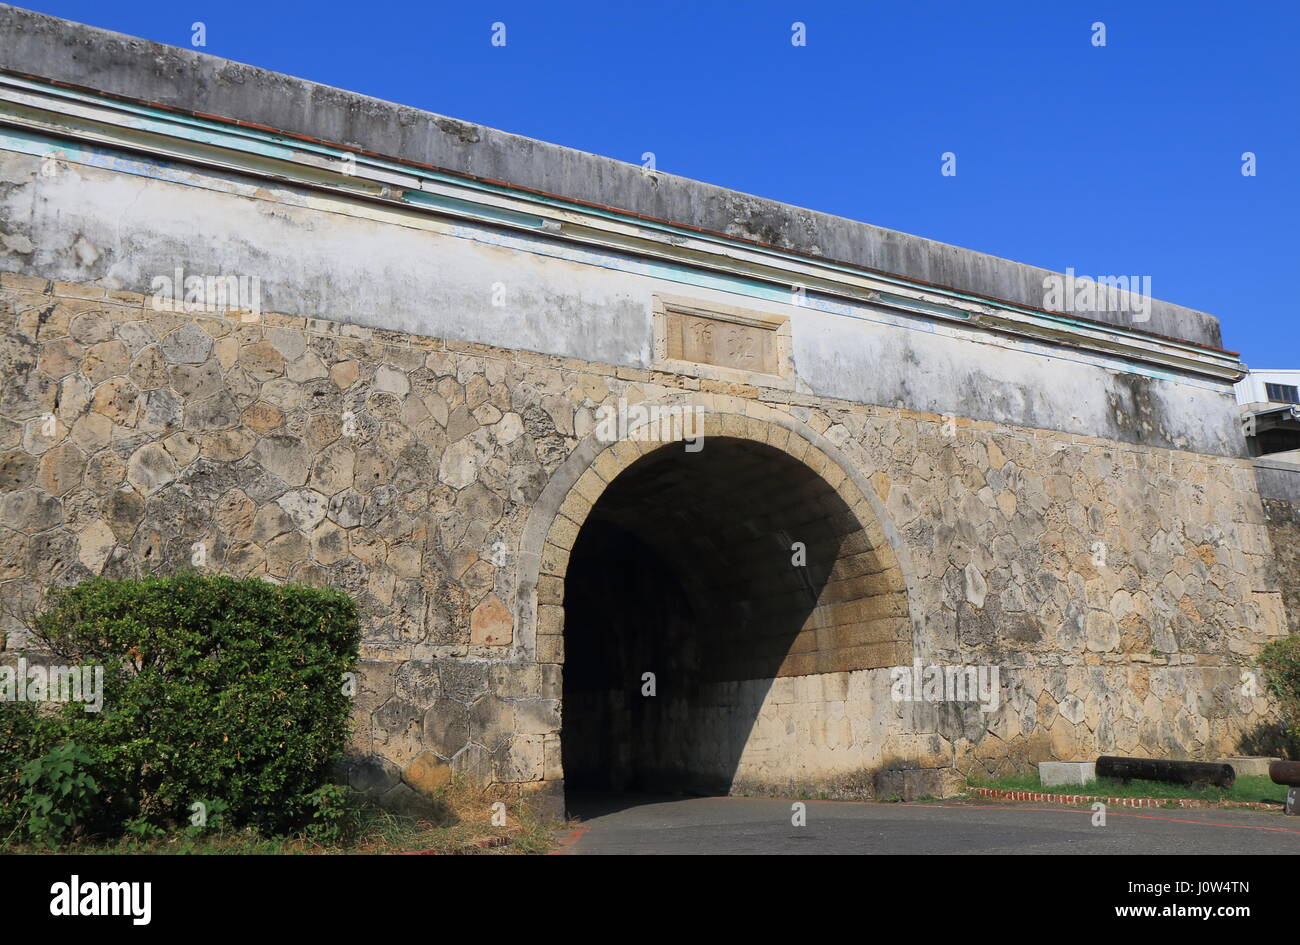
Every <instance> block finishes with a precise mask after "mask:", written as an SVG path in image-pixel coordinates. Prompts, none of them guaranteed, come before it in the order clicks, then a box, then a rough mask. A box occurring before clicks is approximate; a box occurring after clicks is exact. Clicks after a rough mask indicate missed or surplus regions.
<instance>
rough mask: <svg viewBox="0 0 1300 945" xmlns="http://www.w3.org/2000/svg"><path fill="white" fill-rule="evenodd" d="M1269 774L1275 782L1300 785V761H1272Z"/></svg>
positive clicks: (1294, 785) (1292, 785)
mask: <svg viewBox="0 0 1300 945" xmlns="http://www.w3.org/2000/svg"><path fill="white" fill-rule="evenodd" d="M1268 776H1269V777H1270V778H1272V780H1273V783H1274V784H1287V785H1290V786H1291V787H1300V761H1270V762H1269V765H1268Z"/></svg>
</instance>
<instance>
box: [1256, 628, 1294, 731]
mask: <svg viewBox="0 0 1300 945" xmlns="http://www.w3.org/2000/svg"><path fill="white" fill-rule="evenodd" d="M1259 665H1260V667H1261V668H1262V669H1263V670H1264V684H1265V686H1266V687H1267V688H1268V691H1269V692H1270V693H1271V694H1272V695H1273V697H1274V698H1276V699H1277V701H1278V703H1279V704H1280V707H1281V715H1282V722H1283V724H1284V725H1285V726H1286V727H1287V733H1288V734H1289V735H1290V736H1291V737H1292V738H1295V739H1297V740H1300V634H1293V635H1291V636H1289V637H1284V638H1283V639H1281V640H1274V641H1273V642H1272V643H1269V644H1268V645H1267V646H1265V647H1264V649H1263V651H1262V652H1261V653H1260V656H1259Z"/></svg>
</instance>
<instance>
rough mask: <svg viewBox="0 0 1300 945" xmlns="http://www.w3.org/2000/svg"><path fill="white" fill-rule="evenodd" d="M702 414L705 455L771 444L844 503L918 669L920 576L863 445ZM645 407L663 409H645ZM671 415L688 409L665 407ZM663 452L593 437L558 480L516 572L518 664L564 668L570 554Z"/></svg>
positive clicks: (770, 414) (903, 651)
mask: <svg viewBox="0 0 1300 945" xmlns="http://www.w3.org/2000/svg"><path fill="white" fill-rule="evenodd" d="M701 402H702V405H703V406H704V407H705V411H706V412H705V414H704V436H705V444H706V445H705V447H704V448H705V449H707V448H708V446H707V441H708V439H709V438H710V437H729V438H734V439H739V440H746V441H750V442H754V443H759V444H764V445H766V446H769V447H772V448H775V449H777V450H779V451H780V452H782V453H784V454H785V455H786V456H788V457H790V458H791V459H793V460H796V461H798V462H800V463H803V464H804V465H805V466H807V467H808V468H809V469H810V470H812V471H813V472H814V473H816V474H817V475H818V476H820V477H821V478H822V479H823V480H824V481H825V482H826V484H827V485H829V486H830V488H831V489H832V490H833V491H834V492H835V493H836V494H837V495H838V496H839V497H840V499H841V500H843V502H844V504H845V506H846V507H847V508H848V509H849V510H850V511H851V512H852V514H853V515H854V516H855V517H856V519H857V521H858V523H859V524H860V526H861V528H862V530H863V532H864V533H865V534H866V537H867V539H868V541H869V542H870V544H871V546H872V550H873V551H874V552H875V553H876V554H877V555H878V556H879V558H880V561H881V563H882V564H884V565H885V566H886V570H887V571H889V572H891V573H892V575H893V579H894V582H895V584H896V586H897V588H898V589H899V590H901V591H903V592H904V593H905V595H906V600H907V612H908V622H909V625H910V630H909V632H908V634H907V639H906V641H900V646H899V653H898V656H899V660H900V662H907V661H910V659H911V654H912V647H913V640H914V639H915V636H916V633H917V629H918V628H919V627H920V623H919V617H918V614H917V612H916V610H915V607H916V604H915V601H916V600H917V595H916V594H915V593H914V590H915V587H916V584H915V577H914V575H915V571H914V569H913V567H912V564H911V561H910V557H909V555H908V553H907V548H906V546H905V544H904V543H903V540H902V538H901V535H900V534H899V532H898V530H897V528H896V527H895V526H894V524H893V522H892V520H891V518H890V516H889V514H888V512H887V510H886V509H885V507H884V504H883V503H882V502H881V500H880V498H879V496H878V495H877V494H876V490H875V488H874V487H873V485H872V483H871V481H870V480H869V478H868V475H867V473H866V472H865V471H864V470H865V469H866V468H868V467H867V464H866V463H865V462H862V461H861V460H860V459H857V458H856V457H855V456H853V455H852V454H853V453H854V452H857V451H859V450H860V447H858V446H857V444H856V443H853V442H851V441H850V442H848V443H846V444H844V446H837V445H836V444H835V443H833V442H831V441H830V440H829V439H828V438H827V437H826V436H825V435H824V432H823V431H825V430H826V429H828V428H829V427H830V426H831V424H830V423H828V422H825V421H824V419H823V422H822V425H821V429H820V430H819V429H817V428H816V427H815V425H814V424H815V422H816V415H814V420H812V421H810V422H805V421H803V420H800V419H799V418H797V417H795V416H793V415H791V414H789V413H785V412H782V411H780V410H776V409H773V408H771V407H769V406H768V405H766V404H763V403H760V402H757V401H753V400H748V399H744V398H738V397H726V396H722V395H709V396H706V397H701V398H699V401H693V402H692V404H694V403H701ZM646 403H647V406H649V405H652V404H655V403H659V402H657V401H647V402H646ZM662 404H663V405H664V406H669V405H672V404H677V405H680V404H681V400H680V399H674V400H672V401H668V400H665V401H663V402H662ZM663 446H664V443H663V442H660V441H642V440H635V439H622V440H618V441H615V442H613V443H610V442H608V441H605V440H602V439H600V438H599V437H598V436H597V433H596V431H592V432H591V433H589V434H588V435H587V436H585V437H584V438H583V439H582V440H580V441H579V443H578V445H577V446H576V447H575V448H574V450H573V451H572V452H571V453H570V454H569V456H568V457H567V458H566V459H565V461H564V462H563V463H561V464H560V465H559V466H558V467H557V468H556V470H555V471H554V472H553V473H552V474H551V477H550V479H549V481H548V482H547V484H546V486H545V487H544V488H543V490H542V493H541V494H540V496H539V497H538V499H537V500H536V502H535V503H534V504H533V508H532V511H531V512H530V514H529V517H528V520H527V522H526V524H525V527H524V531H523V535H522V537H521V540H520V547H519V552H518V556H517V562H516V580H517V583H516V588H517V597H516V604H515V633H514V642H513V644H512V650H511V658H512V659H517V660H524V661H529V662H531V661H537V662H540V663H560V664H562V663H563V662H564V656H563V642H562V641H563V638H564V579H565V574H566V571H567V567H568V559H569V553H570V551H571V550H572V548H573V545H574V542H575V541H576V540H577V537H578V533H579V531H580V530H581V528H582V525H583V523H584V522H585V521H586V518H587V516H588V514H589V513H590V512H591V510H592V508H593V506H594V505H595V504H596V502H597V501H598V500H599V499H600V497H601V495H602V494H603V493H604V491H605V489H606V487H607V486H608V485H609V484H610V483H612V482H613V481H614V480H615V479H616V478H618V476H619V475H620V474H621V473H622V472H623V471H624V470H626V469H627V468H628V467H630V466H631V465H632V464H633V463H635V462H637V460H639V459H641V458H642V457H643V456H645V455H647V454H649V453H651V452H654V451H655V450H658V449H660V448H661V447H663Z"/></svg>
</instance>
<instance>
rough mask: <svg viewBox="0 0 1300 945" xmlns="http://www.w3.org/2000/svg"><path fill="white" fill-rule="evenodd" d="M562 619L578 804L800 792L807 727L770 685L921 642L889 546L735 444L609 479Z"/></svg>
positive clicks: (775, 458)
mask: <svg viewBox="0 0 1300 945" xmlns="http://www.w3.org/2000/svg"><path fill="white" fill-rule="evenodd" d="M564 614H565V625H564V636H565V640H564V652H565V669H564V723H563V730H562V732H561V749H562V756H563V757H562V761H563V769H564V776H565V786H566V791H567V792H568V793H569V794H570V796H574V795H577V794H582V793H586V792H601V793H607V792H611V791H636V792H646V793H709V794H712V793H728V792H730V791H732V790H733V789H735V788H737V787H738V786H740V782H743V783H744V786H745V787H746V788H749V787H752V786H754V785H756V784H758V783H760V782H762V781H764V780H766V781H767V782H768V783H770V784H773V785H777V784H782V783H785V784H788V783H791V779H792V778H794V777H795V775H796V773H797V772H795V771H794V770H792V769H793V768H794V767H797V766H798V764H799V762H798V760H797V759H798V755H799V752H798V748H799V743H800V741H801V740H807V739H808V738H809V737H810V733H809V725H810V724H812V720H803V721H802V722H801V721H800V720H798V719H790V720H784V721H783V720H781V719H779V718H777V716H779V715H780V714H781V713H779V712H772V711H769V710H770V709H771V707H770V706H768V705H767V703H768V696H769V692H770V690H771V689H772V686H773V684H774V681H775V680H776V679H778V678H780V677H785V676H813V675H818V674H826V673H842V672H847V671H849V670H853V669H865V668H875V667H879V666H888V665H893V663H894V662H895V660H896V658H897V654H898V653H899V647H898V642H899V641H900V640H903V639H906V638H907V637H908V636H909V635H910V632H909V629H908V627H909V624H908V620H907V601H906V591H905V589H903V586H902V583H901V579H900V576H899V572H898V567H897V563H896V561H894V559H893V556H892V554H891V553H890V552H889V549H888V547H887V546H886V547H884V548H879V547H875V546H873V544H872V542H871V541H870V540H869V538H868V531H867V529H866V528H864V526H863V524H862V522H860V521H859V519H858V517H857V516H856V515H855V514H854V512H853V510H852V509H851V508H850V507H849V506H848V504H847V503H846V502H845V500H844V499H843V498H842V497H841V495H840V494H839V492H837V490H836V489H835V488H833V487H832V486H831V485H830V484H829V483H828V482H827V480H826V479H824V478H823V477H822V476H820V475H818V474H817V473H816V472H814V471H813V470H812V469H811V468H809V467H808V466H806V465H805V464H803V463H802V462H800V461H799V460H797V459H795V458H794V457H792V456H791V455H789V454H788V453H786V452H783V451H781V450H779V449H776V448H774V447H772V446H768V445H766V444H764V443H759V442H755V441H751V440H746V439H740V438H735V437H711V438H709V439H708V440H707V442H706V445H705V446H704V448H703V450H701V451H700V452H698V453H690V452H687V451H685V450H684V449H683V447H682V444H680V443H677V444H668V445H665V446H663V447H660V448H658V449H656V450H654V451H652V452H649V453H646V454H645V455H643V456H642V457H640V458H639V459H638V460H636V461H635V462H633V463H632V464H631V465H629V466H628V467H627V468H626V469H624V470H623V471H622V472H621V473H620V474H618V475H617V476H616V477H615V478H614V480H613V481H612V482H611V483H610V484H609V485H608V486H607V487H606V489H605V491H604V492H603V493H602V494H601V496H600V498H599V499H598V500H597V501H596V503H595V504H594V505H593V506H592V508H591V511H590V512H589V513H588V515H587V518H586V520H585V521H584V522H583V523H582V524H581V528H580V529H579V531H578V535H577V538H576V539H575V540H574V543H573V546H572V548H571V551H570V557H569V562H568V568H567V571H566V574H565V587H564ZM646 674H653V676H652V677H647V675H646ZM651 682H652V683H653V695H651V694H649V692H650V688H649V684H650V683H651Z"/></svg>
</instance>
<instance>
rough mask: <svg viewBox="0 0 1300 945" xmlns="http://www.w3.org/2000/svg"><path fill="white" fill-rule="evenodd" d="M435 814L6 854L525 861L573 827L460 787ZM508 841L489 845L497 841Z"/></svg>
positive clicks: (440, 800)
mask: <svg viewBox="0 0 1300 945" xmlns="http://www.w3.org/2000/svg"><path fill="white" fill-rule="evenodd" d="M498 800H500V801H503V802H504V803H505V805H506V823H505V825H504V826H495V825H493V823H492V815H493V813H494V811H493V809H492V805H493V803H494V802H496V801H498ZM435 806H436V813H435V815H434V816H433V817H432V818H431V819H429V820H414V819H412V818H410V817H403V816H400V815H398V814H392V813H389V812H387V811H384V810H381V809H379V808H378V807H375V806H374V805H372V804H362V803H357V804H356V805H355V806H354V807H353V809H352V811H351V812H350V815H351V816H350V823H349V824H348V830H347V835H346V836H345V837H344V838H341V839H339V840H335V841H328V842H323V841H319V840H316V839H313V838H312V837H310V836H309V835H307V834H306V833H300V834H295V835H291V836H283V837H266V836H262V835H260V834H258V833H257V832H256V831H255V830H253V829H246V830H229V831H200V830H197V829H195V828H190V829H188V830H185V831H181V832H176V833H169V834H160V835H155V836H151V837H147V838H139V837H124V838H121V839H117V840H113V841H102V840H95V839H93V838H92V839H89V840H83V841H80V842H77V843H72V844H67V845H65V846H62V847H59V848H58V849H57V850H55V851H51V850H50V849H49V848H48V847H37V846H32V845H29V844H16V843H5V842H3V841H4V838H3V837H0V853H8V854H25V853H27V854H41V853H50V852H58V853H75V854H84V855H91V856H93V855H97V854H151V855H156V854H163V855H167V854H179V855H194V856H204V855H253V856H320V855H327V856H328V855H346V854H395V853H408V852H427V851H435V852H437V853H441V854H450V855H455V854H480V853H491V854H524V853H546V852H548V851H549V850H550V849H551V846H552V845H553V843H554V839H553V838H554V834H555V832H556V830H557V829H559V828H561V827H563V826H566V825H565V824H562V823H552V822H548V821H545V820H541V819H539V818H538V817H537V816H536V815H535V814H534V813H533V810H532V808H531V807H529V806H528V805H527V804H524V803H521V802H519V801H518V800H517V799H513V800H512V799H511V798H508V797H503V796H498V795H496V794H494V793H491V792H485V791H482V790H479V789H477V788H472V787H468V786H464V785H461V784H458V783H455V782H453V783H452V784H451V785H448V786H447V787H445V788H443V789H442V790H440V791H439V792H438V794H437V795H436V797H435ZM500 838H505V839H507V840H508V841H509V842H508V843H506V844H505V845H502V846H488V845H487V843H490V842H492V841H496V842H500Z"/></svg>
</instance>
